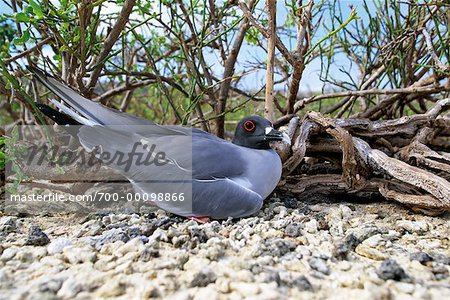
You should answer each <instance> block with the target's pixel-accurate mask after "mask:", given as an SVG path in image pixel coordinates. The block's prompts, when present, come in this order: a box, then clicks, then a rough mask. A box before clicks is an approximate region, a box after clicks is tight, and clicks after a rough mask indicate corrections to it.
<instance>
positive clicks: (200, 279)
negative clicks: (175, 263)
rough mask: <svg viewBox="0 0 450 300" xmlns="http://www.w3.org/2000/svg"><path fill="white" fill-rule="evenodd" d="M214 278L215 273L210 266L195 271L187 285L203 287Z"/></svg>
mask: <svg viewBox="0 0 450 300" xmlns="http://www.w3.org/2000/svg"><path fill="white" fill-rule="evenodd" d="M216 279H217V275H216V274H215V273H214V272H213V271H212V270H211V269H210V268H206V269H204V270H202V271H200V272H197V273H196V274H195V275H194V277H193V278H192V281H191V282H190V284H189V285H190V286H191V287H204V286H207V285H208V284H210V283H214V282H215V281H216Z"/></svg>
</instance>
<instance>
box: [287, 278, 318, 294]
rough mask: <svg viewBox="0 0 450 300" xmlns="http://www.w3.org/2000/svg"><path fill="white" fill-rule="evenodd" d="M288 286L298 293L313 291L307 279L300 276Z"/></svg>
mask: <svg viewBox="0 0 450 300" xmlns="http://www.w3.org/2000/svg"><path fill="white" fill-rule="evenodd" d="M290 286H292V287H295V288H297V289H299V290H300V291H313V286H312V284H311V282H309V280H308V278H306V277H305V276H304V275H300V276H298V277H296V278H295V279H294V280H292V282H291V284H290Z"/></svg>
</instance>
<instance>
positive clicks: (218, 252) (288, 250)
mask: <svg viewBox="0 0 450 300" xmlns="http://www.w3.org/2000/svg"><path fill="white" fill-rule="evenodd" d="M449 235H450V215H449V214H447V215H444V216H441V217H428V216H424V215H420V214H414V213H412V212H411V211H410V210H408V209H406V208H404V207H402V206H400V205H396V204H393V203H388V202H382V203H355V202H345V201H339V202H333V201H330V199H327V198H324V197H319V196H318V197H317V198H315V199H311V198H310V199H302V200H301V202H300V201H297V200H296V199H293V198H289V197H287V196H284V197H282V199H280V198H278V197H277V196H276V195H275V196H273V197H272V198H271V199H270V200H268V201H266V204H265V206H264V207H263V209H262V210H261V212H260V213H259V214H258V215H257V216H256V217H251V218H245V219H240V220H227V221H220V222H218V221H212V222H208V223H206V224H197V223H196V222H195V221H192V220H187V219H183V218H179V217H174V216H172V215H169V214H167V213H165V212H163V211H161V210H158V211H155V212H150V213H146V214H115V215H91V216H88V217H86V216H85V217H82V218H80V217H77V216H75V215H58V216H43V217H38V218H37V217H35V218H32V217H26V218H22V217H15V216H7V215H3V216H2V217H1V218H0V241H1V244H0V298H1V299H72V298H76V299H90V298H119V299H140V298H165V299H208V300H214V299H242V298H246V299H287V298H297V299H323V298H328V299H345V298H347V299H355V298H359V299H439V300H442V299H450V276H449V271H450V241H449Z"/></svg>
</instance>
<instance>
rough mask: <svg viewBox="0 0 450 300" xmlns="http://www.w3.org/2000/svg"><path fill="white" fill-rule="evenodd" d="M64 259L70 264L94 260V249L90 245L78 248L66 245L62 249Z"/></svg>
mask: <svg viewBox="0 0 450 300" xmlns="http://www.w3.org/2000/svg"><path fill="white" fill-rule="evenodd" d="M63 253H64V257H65V259H66V260H67V261H68V262H70V263H71V264H78V263H84V262H93V261H95V259H96V257H97V255H96V253H95V252H94V249H92V248H90V247H83V248H78V247H75V246H67V247H65V248H64V250H63Z"/></svg>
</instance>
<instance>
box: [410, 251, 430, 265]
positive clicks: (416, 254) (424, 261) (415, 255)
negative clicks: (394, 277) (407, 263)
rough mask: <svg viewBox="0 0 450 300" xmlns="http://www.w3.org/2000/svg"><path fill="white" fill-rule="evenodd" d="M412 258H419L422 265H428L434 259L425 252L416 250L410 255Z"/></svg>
mask: <svg viewBox="0 0 450 300" xmlns="http://www.w3.org/2000/svg"><path fill="white" fill-rule="evenodd" d="M409 258H410V259H411V260H417V261H418V262H420V263H421V264H422V265H427V263H429V262H431V261H433V258H432V257H431V256H430V255H428V253H425V252H414V253H411V255H410V256H409Z"/></svg>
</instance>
